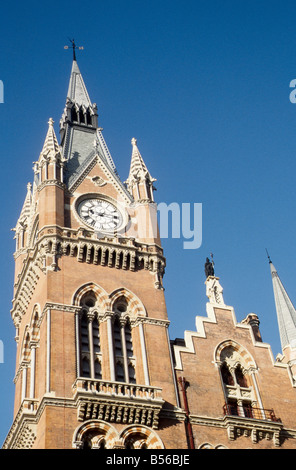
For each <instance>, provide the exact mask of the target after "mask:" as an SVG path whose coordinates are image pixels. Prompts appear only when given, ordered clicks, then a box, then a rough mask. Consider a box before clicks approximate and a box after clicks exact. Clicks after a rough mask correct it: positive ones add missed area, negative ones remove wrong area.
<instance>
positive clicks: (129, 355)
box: [113, 297, 136, 383]
mask: <svg viewBox="0 0 296 470" xmlns="http://www.w3.org/2000/svg"><path fill="white" fill-rule="evenodd" d="M127 305H128V304H127V301H126V299H124V298H123V297H121V298H120V299H118V301H117V302H116V304H115V305H114V307H113V309H114V310H115V311H116V312H117V314H116V315H115V318H114V322H113V342H114V357H115V380H116V381H118V382H127V383H136V373H135V367H134V356H133V342H132V331H131V325H130V322H129V319H128V318H127V317H125V316H124V313H125V312H126V310H127Z"/></svg>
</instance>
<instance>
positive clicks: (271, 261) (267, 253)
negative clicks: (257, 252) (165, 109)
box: [265, 248, 272, 263]
mask: <svg viewBox="0 0 296 470" xmlns="http://www.w3.org/2000/svg"><path fill="white" fill-rule="evenodd" d="M265 250H266V254H267V258H268V260H269V263H271V262H272V261H271V259H270V256H269V254H268V251H267V248H265Z"/></svg>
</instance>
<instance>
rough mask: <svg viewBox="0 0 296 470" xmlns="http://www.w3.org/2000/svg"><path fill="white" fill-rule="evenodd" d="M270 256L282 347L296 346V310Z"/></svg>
mask: <svg viewBox="0 0 296 470" xmlns="http://www.w3.org/2000/svg"><path fill="white" fill-rule="evenodd" d="M268 258H269V266H270V271H271V277H272V284H273V292H274V300H275V306H276V312H277V318H278V324H279V333H280V340H281V345H282V349H284V348H285V347H286V346H288V345H290V346H291V347H296V310H295V307H294V305H293V304H292V302H291V300H290V297H289V296H288V294H287V292H286V290H285V288H284V286H283V284H282V282H281V280H280V277H279V275H278V273H277V270H276V269H275V267H274V265H273V263H272V261H271V259H270V257H269V256H268Z"/></svg>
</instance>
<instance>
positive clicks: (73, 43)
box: [64, 39, 84, 61]
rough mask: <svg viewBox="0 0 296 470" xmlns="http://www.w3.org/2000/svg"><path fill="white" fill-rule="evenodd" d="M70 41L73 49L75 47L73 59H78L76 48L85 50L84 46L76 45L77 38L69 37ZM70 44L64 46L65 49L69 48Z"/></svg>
mask: <svg viewBox="0 0 296 470" xmlns="http://www.w3.org/2000/svg"><path fill="white" fill-rule="evenodd" d="M69 41H70V43H71V44H72V46H71V47H72V49H73V60H75V61H76V52H75V49H79V50H83V49H84V47H83V46H76V44H75V40H74V39H69ZM69 47H70V46H64V49H69Z"/></svg>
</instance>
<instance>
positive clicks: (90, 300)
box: [79, 291, 102, 379]
mask: <svg viewBox="0 0 296 470" xmlns="http://www.w3.org/2000/svg"><path fill="white" fill-rule="evenodd" d="M80 305H81V306H82V312H81V316H80V323H79V330H80V376H82V377H90V378H93V379H102V367H101V365H102V350H101V340H100V324H99V320H98V316H97V312H96V311H95V310H94V307H95V305H96V296H95V294H94V292H92V291H90V292H87V293H86V294H85V295H84V296H83V297H82V299H81V301H80Z"/></svg>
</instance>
